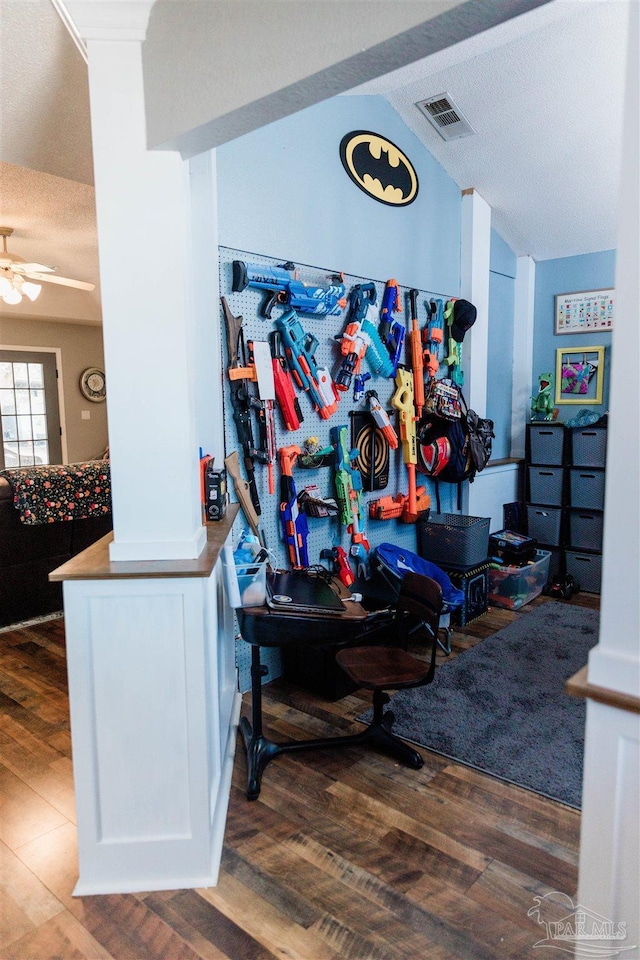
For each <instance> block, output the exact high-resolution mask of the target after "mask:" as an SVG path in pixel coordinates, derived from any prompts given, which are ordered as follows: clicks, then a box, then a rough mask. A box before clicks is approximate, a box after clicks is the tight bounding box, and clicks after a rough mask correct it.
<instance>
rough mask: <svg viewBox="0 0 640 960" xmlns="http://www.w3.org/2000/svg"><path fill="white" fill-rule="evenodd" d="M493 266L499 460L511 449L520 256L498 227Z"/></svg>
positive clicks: (490, 373) (492, 392) (491, 374)
mask: <svg viewBox="0 0 640 960" xmlns="http://www.w3.org/2000/svg"><path fill="white" fill-rule="evenodd" d="M490 270H491V273H490V276H489V359H488V362H487V416H488V417H489V418H490V419H491V420H493V422H494V425H495V428H494V432H495V435H496V436H495V440H494V441H493V448H492V453H491V455H492V458H493V459H495V460H499V459H500V458H502V457H508V456H509V454H510V453H511V400H512V391H513V362H512V357H513V309H514V299H515V281H514V278H515V275H516V256H515V254H514V252H513V250H511V248H510V247H509V246H508V245H507V244H506V243H505V241H504V240H503V239H502V237H501V236H500V234H499V233H497V232H496V231H495V230H492V231H491V248H490Z"/></svg>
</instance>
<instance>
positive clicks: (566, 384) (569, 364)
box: [555, 347, 605, 407]
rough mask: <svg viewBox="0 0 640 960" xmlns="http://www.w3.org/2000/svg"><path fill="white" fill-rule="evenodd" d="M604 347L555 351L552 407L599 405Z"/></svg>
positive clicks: (563, 348) (602, 391)
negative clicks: (553, 400)
mask: <svg viewBox="0 0 640 960" xmlns="http://www.w3.org/2000/svg"><path fill="white" fill-rule="evenodd" d="M604 352H605V348H604V347H588V348H587V349H582V348H580V347H559V348H558V349H557V350H556V382H555V391H556V392H555V403H556V404H561V403H579V404H581V405H582V406H583V407H585V406H590V405H594V406H595V405H597V404H600V403H602V397H603V394H604Z"/></svg>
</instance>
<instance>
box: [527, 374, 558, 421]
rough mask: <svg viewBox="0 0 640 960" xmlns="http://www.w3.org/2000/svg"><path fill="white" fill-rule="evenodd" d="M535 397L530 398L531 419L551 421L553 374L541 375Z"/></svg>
mask: <svg viewBox="0 0 640 960" xmlns="http://www.w3.org/2000/svg"><path fill="white" fill-rule="evenodd" d="M538 382H539V384H540V389H539V390H538V395H537V397H531V419H532V420H553V395H552V393H553V374H551V373H541V374H540V376H539V377H538Z"/></svg>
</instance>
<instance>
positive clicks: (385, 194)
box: [340, 130, 418, 207]
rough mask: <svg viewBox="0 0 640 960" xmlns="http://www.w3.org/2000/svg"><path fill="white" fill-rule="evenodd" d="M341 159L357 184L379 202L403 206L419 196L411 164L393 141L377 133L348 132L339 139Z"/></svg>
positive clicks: (416, 179)
mask: <svg viewBox="0 0 640 960" xmlns="http://www.w3.org/2000/svg"><path fill="white" fill-rule="evenodd" d="M340 159H341V160H342V166H343V167H344V168H345V170H346V171H347V173H348V174H349V176H350V177H351V179H352V180H353V182H354V183H355V184H356V186H358V187H360V189H361V190H364V192H365V193H368V194H369V196H370V197H373V198H374V200H379V201H380V203H386V204H388V205H389V206H391V207H406V206H407V204H408V203H413V201H414V200H415V198H416V197H417V195H418V177H417V174H416V172H415V170H414V169H413V164H412V163H411V162H410V161H409V160H408V159H407V157H406V156H405V154H404V153H403V152H402V150H400V148H399V147H397V146H396V145H395V143H392V142H391V140H387V139H386V137H381V136H380V135H379V134H378V133H371V131H370V130H353V131H352V132H351V133H347V134H346V135H345V136H344V137H343V138H342V140H341V142H340Z"/></svg>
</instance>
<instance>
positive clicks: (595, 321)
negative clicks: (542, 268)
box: [556, 289, 615, 334]
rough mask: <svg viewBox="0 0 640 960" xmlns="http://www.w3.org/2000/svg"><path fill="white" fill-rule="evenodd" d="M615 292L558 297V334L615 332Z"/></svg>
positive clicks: (567, 294)
mask: <svg viewBox="0 0 640 960" xmlns="http://www.w3.org/2000/svg"><path fill="white" fill-rule="evenodd" d="M614 305H615V291H614V290H613V289H610V290H582V291H578V292H577V293H559V294H557V296H556V334H560V333H600V332H601V331H603V330H609V331H611V330H613V319H614V313H615V306H614Z"/></svg>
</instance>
